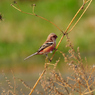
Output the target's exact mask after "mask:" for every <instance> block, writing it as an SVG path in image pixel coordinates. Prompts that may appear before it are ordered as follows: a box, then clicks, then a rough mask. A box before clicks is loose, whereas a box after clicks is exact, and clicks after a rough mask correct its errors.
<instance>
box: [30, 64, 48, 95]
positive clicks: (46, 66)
mask: <svg viewBox="0 0 95 95" xmlns="http://www.w3.org/2000/svg"><path fill="white" fill-rule="evenodd" d="M47 68H48V65H47V64H45V69H44V70H43V72H42V73H41V75H40V77H39V78H38V80H37V81H36V83H35V85H34V86H33V88H32V89H31V91H30V93H29V95H31V94H32V93H33V91H34V89H35V87H36V86H37V84H38V83H39V81H40V80H41V78H42V76H43V75H44V73H45V72H46V70H47Z"/></svg>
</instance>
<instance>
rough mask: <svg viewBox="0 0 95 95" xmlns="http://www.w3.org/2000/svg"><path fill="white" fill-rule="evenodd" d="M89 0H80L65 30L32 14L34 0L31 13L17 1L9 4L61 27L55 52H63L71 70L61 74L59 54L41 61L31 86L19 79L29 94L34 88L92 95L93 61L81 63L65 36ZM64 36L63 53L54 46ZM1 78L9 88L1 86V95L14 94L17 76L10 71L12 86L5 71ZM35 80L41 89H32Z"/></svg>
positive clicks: (52, 94) (50, 93)
mask: <svg viewBox="0 0 95 95" xmlns="http://www.w3.org/2000/svg"><path fill="white" fill-rule="evenodd" d="M91 2H92V0H83V5H82V6H81V7H80V9H79V10H78V11H77V13H76V14H75V16H74V17H73V19H72V20H71V22H70V23H69V25H68V27H67V28H66V30H65V31H64V32H63V30H61V29H60V28H59V27H58V26H57V25H56V24H54V23H53V22H51V21H49V20H47V19H46V18H43V17H41V16H39V15H37V14H35V12H34V9H35V4H33V13H26V12H23V11H22V10H21V9H20V7H19V5H18V3H17V2H14V3H15V4H16V5H17V7H16V6H14V5H13V4H11V6H12V7H14V8H15V9H17V10H18V11H20V12H22V13H25V14H29V15H34V16H36V17H39V18H41V19H44V20H46V21H48V22H50V23H51V24H53V25H54V26H55V27H57V28H58V29H59V30H60V31H61V34H62V37H61V38H60V40H59V42H58V44H57V47H56V50H55V52H56V51H59V52H60V53H61V54H62V56H63V58H64V62H63V63H65V64H67V65H68V70H69V71H71V72H72V74H71V75H69V76H68V77H66V78H63V75H62V74H61V72H60V71H59V70H58V69H57V64H58V63H59V61H60V58H59V59H58V60H57V61H56V63H51V62H48V63H47V62H46V63H45V65H44V70H43V71H42V73H41V74H40V76H39V78H38V80H37V82H36V83H35V85H34V86H33V88H31V87H29V86H28V85H27V84H26V83H25V82H24V81H23V80H22V79H18V80H19V81H20V82H21V83H22V84H23V86H24V87H26V88H27V89H30V92H29V95H31V94H32V93H33V92H36V93H37V94H40V95H75V94H79V95H87V94H89V95H94V91H95V75H94V73H95V66H94V65H93V66H92V67H88V66H87V65H86V66H84V65H83V60H82V58H81V54H80V51H79V47H78V48H77V52H76V51H75V50H74V47H73V45H72V43H71V41H70V38H69V36H68V34H69V33H70V32H71V31H72V30H73V28H74V27H75V26H76V24H77V23H78V22H79V20H80V19H81V17H82V16H83V14H84V13H85V12H86V10H87V9H88V7H89V5H90V4H91ZM86 4H87V7H86V8H85V9H84V5H86ZM83 9H84V11H83V12H82V14H81V15H80V17H79V18H78V20H77V21H76V22H75V23H74V25H73V27H71V29H70V30H69V31H68V29H69V28H70V26H71V24H72V23H73V21H74V20H75V18H76V16H77V15H78V13H79V12H80V11H81V10H83ZM65 36H66V38H67V45H66V47H69V50H68V54H65V53H63V52H62V51H60V50H57V48H58V47H59V45H60V43H61V42H62V40H63V38H64V37H65ZM55 52H54V53H53V56H52V57H51V60H52V59H53V58H54V55H55ZM85 61H86V62H87V59H86V58H85ZM12 74H13V72H12ZM3 75H4V73H3ZM4 78H5V81H6V82H7V84H8V87H9V89H8V90H7V91H6V90H5V89H4V88H2V92H1V95H9V93H11V94H12V95H17V88H16V81H15V79H16V78H15V76H14V74H13V80H14V84H13V86H12V84H11V82H10V81H9V80H8V78H7V77H6V76H5V75H4ZM38 84H40V85H41V87H42V88H43V90H44V91H38V90H37V89H36V90H35V88H36V86H37V85H38ZM20 92H21V93H22V95H25V94H24V93H23V90H22V89H20Z"/></svg>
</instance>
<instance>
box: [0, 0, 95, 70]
mask: <svg viewBox="0 0 95 95" xmlns="http://www.w3.org/2000/svg"><path fill="white" fill-rule="evenodd" d="M11 3H12V1H7V0H5V1H2V2H0V12H1V14H2V15H3V18H4V21H2V22H0V57H1V58H0V63H1V64H2V63H5V64H2V65H1V68H2V67H4V66H5V65H6V64H7V65H6V66H7V67H8V68H9V67H15V66H17V67H18V66H20V67H25V69H27V68H28V67H27V66H28V65H29V64H37V65H39V64H43V63H44V60H45V57H43V56H35V57H33V58H30V59H29V60H27V61H26V62H24V61H23V59H24V58H25V57H27V56H28V55H30V54H32V53H34V52H36V51H37V50H38V48H39V47H40V46H41V44H43V42H44V41H45V40H46V37H47V35H48V34H49V33H51V32H54V33H56V34H57V35H58V36H59V37H58V39H57V43H58V41H59V40H60V37H61V35H59V34H60V31H59V30H58V29H56V27H54V26H53V25H52V24H50V23H49V22H46V21H45V20H42V19H40V18H37V17H35V16H31V15H27V14H23V13H21V12H19V11H17V10H16V9H14V8H13V7H12V6H10V4H11ZM32 3H33V2H18V4H19V6H20V7H21V9H22V10H23V11H25V12H32V8H31V7H30V5H31V4H32ZM81 3H82V2H80V1H76V0H69V1H68V0H55V1H44V0H43V1H38V2H35V4H36V5H37V6H36V7H35V13H36V14H38V15H40V16H43V17H45V18H47V19H49V20H51V21H52V22H54V23H55V24H57V25H58V26H59V27H60V28H61V29H63V30H65V29H66V27H67V25H68V24H69V22H70V21H71V19H72V17H73V16H74V14H75V13H76V12H77V10H78V9H79V7H80V6H81ZM94 4H95V1H93V4H92V5H91V6H90V7H89V9H88V10H87V12H86V13H85V15H84V16H83V18H82V19H81V21H80V22H79V23H78V24H77V26H76V27H75V28H74V30H73V31H72V32H71V33H70V34H69V37H70V39H71V42H72V43H73V44H74V47H75V50H76V49H77V47H78V46H79V47H80V52H81V53H83V58H84V56H86V54H85V52H95V48H94V47H95V37H94V35H95V32H94V31H95V27H94V25H95V22H94V20H95V11H94ZM65 46H66V39H63V41H62V43H61V44H60V46H59V48H58V49H59V50H61V51H63V52H67V53H68V48H66V47H65ZM50 56H51V55H50ZM93 56H95V55H93ZM59 57H61V54H60V53H59V52H57V53H56V55H55V58H54V61H56V60H57V59H58V58H59ZM87 57H89V56H87ZM63 60H64V59H61V63H62V62H63ZM26 63H29V64H28V65H25V64H26Z"/></svg>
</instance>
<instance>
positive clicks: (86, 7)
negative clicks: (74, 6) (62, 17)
mask: <svg viewBox="0 0 95 95" xmlns="http://www.w3.org/2000/svg"><path fill="white" fill-rule="evenodd" d="M91 2H92V0H90V2H89V4H88V5H87V7H86V8H85V10H84V11H83V13H82V14H81V16H80V17H79V18H78V20H77V21H76V23H75V24H74V25H73V26H72V28H71V29H70V31H69V32H68V33H70V32H71V31H72V30H73V29H74V27H75V26H76V24H77V23H78V22H79V20H80V19H81V17H82V16H83V15H84V13H85V12H86V10H87V9H88V7H89V6H90V4H91ZM84 4H85V3H84ZM82 7H83V6H81V8H82Z"/></svg>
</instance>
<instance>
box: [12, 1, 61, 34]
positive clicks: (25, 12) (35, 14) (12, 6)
mask: <svg viewBox="0 0 95 95" xmlns="http://www.w3.org/2000/svg"><path fill="white" fill-rule="evenodd" d="M16 4H17V3H16ZM11 6H12V7H14V8H15V9H16V10H18V11H20V12H22V13H25V14H29V15H34V16H37V17H39V18H41V19H44V20H46V21H48V22H50V23H51V24H53V25H54V26H55V27H57V28H58V29H59V30H60V31H61V32H62V33H63V31H62V30H61V29H60V28H59V27H58V26H57V25H56V24H55V23H53V22H51V21H50V20H48V19H46V18H44V17H41V16H39V15H37V14H35V13H33V14H32V13H27V12H23V11H22V10H21V9H20V7H19V5H18V4H17V6H18V8H17V7H15V6H14V5H13V4H11ZM33 10H34V9H33ZM33 12H34V11H33Z"/></svg>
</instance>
